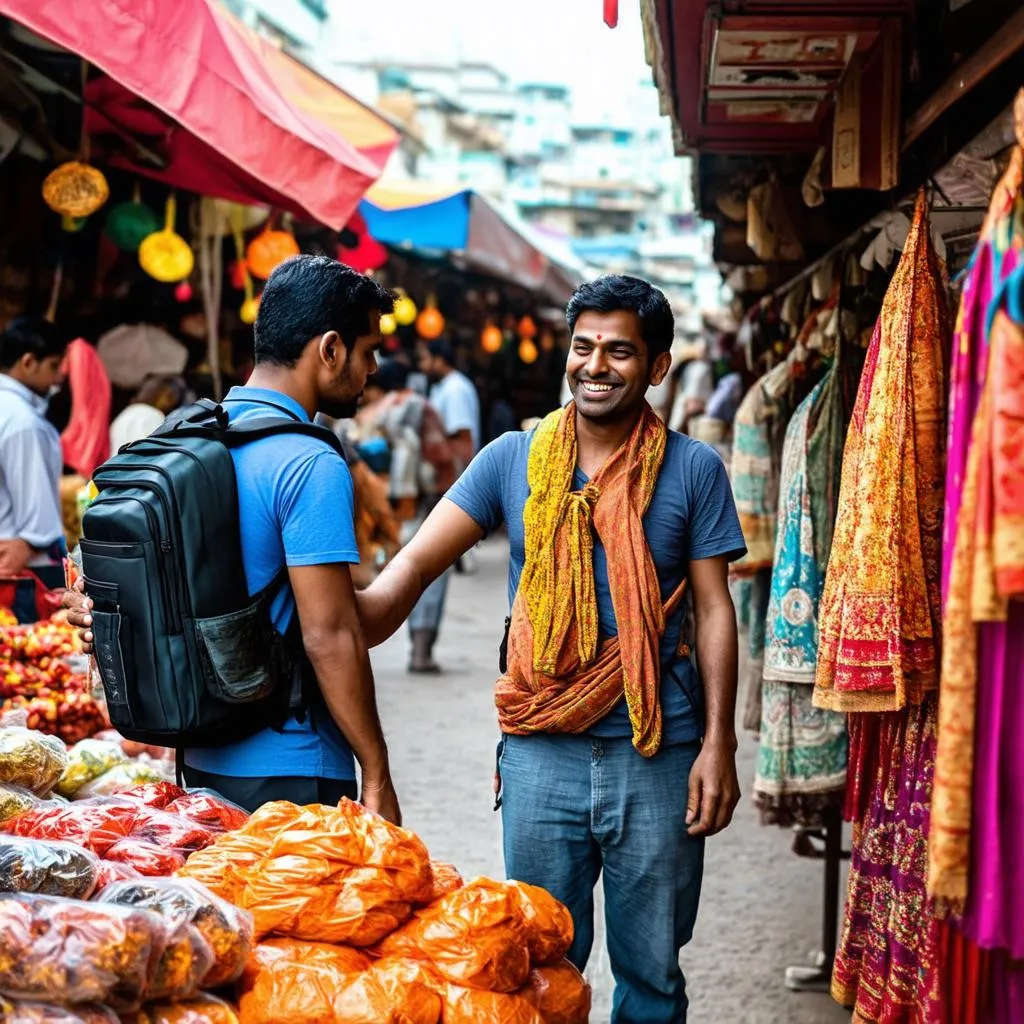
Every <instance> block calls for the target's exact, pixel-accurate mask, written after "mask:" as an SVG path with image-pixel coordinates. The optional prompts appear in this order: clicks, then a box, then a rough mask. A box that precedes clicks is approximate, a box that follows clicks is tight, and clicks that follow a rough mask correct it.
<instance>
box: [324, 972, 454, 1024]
mask: <svg viewBox="0 0 1024 1024" xmlns="http://www.w3.org/2000/svg"><path fill="white" fill-rule="evenodd" d="M437 988H438V982H437V979H436V978H433V977H431V976H430V974H429V970H428V968H427V967H426V966H425V965H424V964H422V963H418V962H416V961H414V960H402V959H395V960H391V959H385V960H380V961H378V962H377V963H375V964H374V965H373V966H372V967H371V968H370V969H369V970H367V971H363V972H362V974H356V975H352V976H351V977H350V979H349V982H348V984H347V985H345V986H344V987H343V988H342V990H341V991H340V992H339V993H338V995H337V998H336V999H335V1001H334V1014H335V1016H334V1020H335V1021H337V1022H338V1024H341V1022H344V1024H439V1021H440V1020H441V1006H442V1003H441V996H440V995H438V992H437Z"/></svg>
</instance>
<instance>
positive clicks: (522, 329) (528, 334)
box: [518, 316, 537, 341]
mask: <svg viewBox="0 0 1024 1024" xmlns="http://www.w3.org/2000/svg"><path fill="white" fill-rule="evenodd" d="M518 331H519V337H520V338H528V339H529V340H530V341H533V339H534V338H536V337H537V325H536V324H535V323H534V322H533V317H532V316H524V317H523V319H522V320H520V321H519V327H518Z"/></svg>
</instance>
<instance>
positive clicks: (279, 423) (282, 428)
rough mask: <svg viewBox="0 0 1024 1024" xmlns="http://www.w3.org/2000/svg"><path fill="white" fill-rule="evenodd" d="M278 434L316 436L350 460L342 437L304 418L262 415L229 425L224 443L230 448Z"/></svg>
mask: <svg viewBox="0 0 1024 1024" xmlns="http://www.w3.org/2000/svg"><path fill="white" fill-rule="evenodd" d="M278 434H303V435H305V436H306V437H314V438H316V439H317V440H319V441H324V442H325V443H326V444H329V445H330V446H331V447H332V448H333V449H334V450H335V451H336V452H337V453H338V454H339V455H340V456H341V457H342V458H343V459H345V461H346V462H347V461H348V459H347V458H346V455H345V448H344V446H343V445H342V443H341V439H340V438H339V437H338V435H337V434H335V433H334V431H333V430H328V429H327V427H321V426H319V425H318V424H316V423H306V422H303V421H302V420H285V419H281V417H280V416H260V417H259V418H258V419H251V420H247V421H246V422H245V423H239V424H238V425H237V426H229V427H228V428H227V429H226V430H225V431H224V443H225V444H226V445H227V446H228V447H229V448H236V447H238V446H240V445H243V444H249V443H250V442H252V441H259V440H261V439H262V438H264V437H275V436H276V435H278Z"/></svg>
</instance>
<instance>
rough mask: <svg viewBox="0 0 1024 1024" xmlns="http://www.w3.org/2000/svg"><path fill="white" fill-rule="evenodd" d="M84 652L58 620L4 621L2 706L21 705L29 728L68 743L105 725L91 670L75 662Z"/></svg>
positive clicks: (0, 629) (0, 627)
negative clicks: (6, 622)
mask: <svg viewBox="0 0 1024 1024" xmlns="http://www.w3.org/2000/svg"><path fill="white" fill-rule="evenodd" d="M81 656H82V655H81V643H80V641H79V639H78V635H77V634H76V633H75V631H74V630H73V629H72V628H71V626H69V625H68V624H67V623H66V622H63V621H60V620H59V619H48V620H46V621H44V622H37V623H34V624H33V625H30V626H18V625H10V624H8V625H4V624H2V623H0V700H2V701H3V704H2V708H0V710H3V711H13V710H23V711H24V712H25V715H26V723H27V725H28V726H29V727H30V728H33V729H39V730H40V731H42V732H45V733H51V734H53V735H55V736H59V737H60V738H61V739H62V740H64V741H65V742H66V743H76V742H77V741H78V740H81V739H85V738H87V737H89V736H93V735H95V734H96V733H97V732H100V731H101V730H102V729H105V728H106V727H107V724H108V723H107V719H106V714H105V713H104V710H103V707H102V705H101V704H100V703H99V702H98V701H96V700H95V699H94V697H93V696H92V687H91V685H90V681H89V675H88V673H87V672H86V671H84V670H83V669H81V668H80V667H79V666H78V665H74V661H75V660H76V659H80V658H81Z"/></svg>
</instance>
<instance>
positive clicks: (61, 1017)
mask: <svg viewBox="0 0 1024 1024" xmlns="http://www.w3.org/2000/svg"><path fill="white" fill-rule="evenodd" d="M0 1021H3V1022H4V1024H120V1020H119V1018H118V1016H117V1014H116V1013H114V1011H113V1010H110V1009H107V1007H105V1006H98V1005H96V1004H95V1003H92V1004H82V1005H79V1006H74V1007H68V1006H56V1005H53V1004H51V1003H24V1002H15V1001H14V1000H10V999H4V998H3V997H2V996H0Z"/></svg>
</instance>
